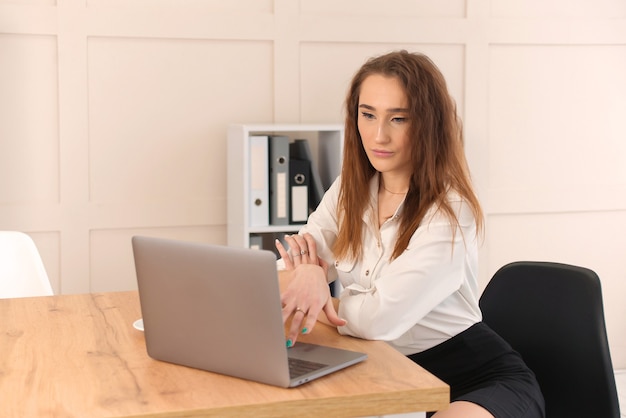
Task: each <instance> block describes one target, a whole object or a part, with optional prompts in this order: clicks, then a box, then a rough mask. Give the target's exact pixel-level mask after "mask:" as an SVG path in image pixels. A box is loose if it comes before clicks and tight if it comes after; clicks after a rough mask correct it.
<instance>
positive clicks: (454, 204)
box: [424, 190, 476, 227]
mask: <svg viewBox="0 0 626 418" xmlns="http://www.w3.org/2000/svg"><path fill="white" fill-rule="evenodd" d="M442 200H443V202H442V203H434V204H433V205H432V206H431V208H430V209H429V210H428V212H427V214H426V216H425V217H424V221H425V222H424V223H428V224H431V225H433V224H441V223H444V224H448V225H449V224H450V223H451V221H452V219H450V214H449V213H448V212H447V211H445V210H444V209H442V207H441V206H442V204H445V205H446V206H447V207H449V208H450V210H451V211H452V213H453V214H454V217H456V219H457V221H458V223H459V226H461V227H467V226H472V225H475V224H476V218H475V216H474V211H473V210H472V207H471V206H470V204H469V203H468V202H467V200H466V199H465V198H463V197H462V196H461V195H460V194H459V193H458V192H456V191H455V190H450V191H448V192H447V193H446V195H445V196H444V197H443V199H442Z"/></svg>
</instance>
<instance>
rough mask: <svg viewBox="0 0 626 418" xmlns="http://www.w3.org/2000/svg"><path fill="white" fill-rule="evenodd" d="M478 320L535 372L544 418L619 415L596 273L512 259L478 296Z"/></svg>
mask: <svg viewBox="0 0 626 418" xmlns="http://www.w3.org/2000/svg"><path fill="white" fill-rule="evenodd" d="M480 307H481V309H482V311H483V320H484V321H485V323H487V324H488V325H489V326H490V327H491V328H493V329H494V330H495V331H496V332H497V333H498V334H500V335H501V336H502V337H503V338H504V339H505V340H507V341H508V342H509V344H511V345H512V346H513V348H514V349H515V350H517V351H518V352H519V353H520V354H521V355H522V357H523V358H524V360H525V361H526V364H527V365H528V367H530V369H531V370H533V372H534V373H535V375H536V376H537V380H538V381H539V385H540V386H541V390H542V392H543V394H544V397H545V401H546V416H547V418H573V417H589V418H591V417H594V418H595V417H598V418H620V412H619V399H618V396H617V389H616V387H615V374H614V371H613V366H612V363H611V355H610V352H609V345H608V341H607V336H606V327H605V322H604V309H603V303H602V291H601V287H600V278H599V277H598V275H597V274H596V273H594V272H593V271H591V270H589V269H586V268H583V267H576V266H572V265H567V264H558V263H547V262H527V261H523V262H514V263H510V264H507V265H505V266H504V267H502V268H501V269H500V270H498V271H497V272H496V274H495V275H494V276H493V278H492V279H491V281H490V282H489V284H488V285H487V287H486V288H485V291H484V292H483V294H482V296H481V298H480Z"/></svg>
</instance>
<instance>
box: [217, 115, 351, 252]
mask: <svg viewBox="0 0 626 418" xmlns="http://www.w3.org/2000/svg"><path fill="white" fill-rule="evenodd" d="M254 135H286V136H289V139H290V141H294V140H295V139H307V140H308V142H309V145H310V148H311V153H312V159H313V161H312V164H314V165H315V166H316V167H317V169H318V171H319V174H320V177H321V180H322V184H323V186H324V190H327V189H328V187H330V185H331V183H332V182H333V181H334V180H335V179H336V178H337V176H338V175H339V174H340V172H341V156H342V152H343V136H344V128H343V125H339V124H305V125H298V124H291V125H289V124H287V125H284V124H268V125H254V124H251V125H247V124H237V125H231V126H230V127H229V129H228V147H227V148H228V170H227V174H228V178H227V184H228V245H229V246H235V247H249V246H250V235H251V234H261V235H263V236H264V237H267V238H269V239H268V242H273V237H274V236H280V235H282V234H288V233H294V232H297V231H298V230H299V229H300V228H301V227H302V225H299V224H298V225H269V226H251V225H250V206H249V205H250V203H251V198H250V157H249V148H250V144H249V142H250V141H249V138H250V136H254ZM265 249H268V250H273V249H274V248H267V246H265Z"/></svg>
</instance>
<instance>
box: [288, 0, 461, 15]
mask: <svg viewBox="0 0 626 418" xmlns="http://www.w3.org/2000/svg"><path fill="white" fill-rule="evenodd" d="M300 8H301V11H302V13H303V14H324V15H342V16H349V17H354V16H377V17H381V16H392V17H407V16H410V17H464V16H465V9H466V1H465V0H447V1H431V0H387V1H379V0H342V1H336V0H300Z"/></svg>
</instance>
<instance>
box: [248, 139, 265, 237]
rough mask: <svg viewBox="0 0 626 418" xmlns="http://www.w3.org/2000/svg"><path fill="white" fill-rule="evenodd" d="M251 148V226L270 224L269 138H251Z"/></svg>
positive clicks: (249, 205)
mask: <svg viewBox="0 0 626 418" xmlns="http://www.w3.org/2000/svg"><path fill="white" fill-rule="evenodd" d="M249 147H250V183H249V184H250V201H249V202H248V207H249V212H250V225H251V226H267V225H269V223H270V197H269V169H268V164H269V144H268V137H267V136H251V137H250V138H249Z"/></svg>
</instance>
